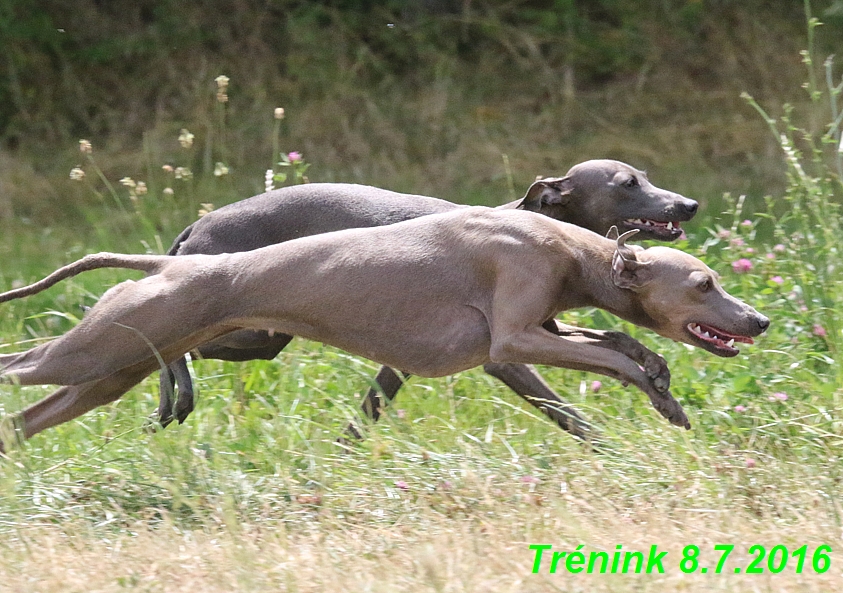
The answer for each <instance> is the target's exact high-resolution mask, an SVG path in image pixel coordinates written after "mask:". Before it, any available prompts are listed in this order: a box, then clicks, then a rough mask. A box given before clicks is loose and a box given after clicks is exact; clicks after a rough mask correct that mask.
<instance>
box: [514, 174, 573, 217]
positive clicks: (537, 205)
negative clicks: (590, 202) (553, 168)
mask: <svg viewBox="0 0 843 593" xmlns="http://www.w3.org/2000/svg"><path fill="white" fill-rule="evenodd" d="M573 189H574V183H573V182H572V181H571V178H570V177H548V178H546V179H538V180H536V181H535V182H534V183H533V185H531V186H530V189H528V190H527V193H526V194H525V195H524V197H523V198H522V199H521V203H520V204H518V209H519V210H529V211H531V212H539V211H541V208H542V206H544V205H549V206H556V205H559V206H564V205H565V204H567V203H568V200H569V199H570V196H571V192H572V191H573Z"/></svg>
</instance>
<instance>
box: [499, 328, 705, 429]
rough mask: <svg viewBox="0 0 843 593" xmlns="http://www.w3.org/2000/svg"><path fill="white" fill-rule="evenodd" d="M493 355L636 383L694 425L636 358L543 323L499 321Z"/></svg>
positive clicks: (665, 412) (667, 413) (662, 409)
mask: <svg viewBox="0 0 843 593" xmlns="http://www.w3.org/2000/svg"><path fill="white" fill-rule="evenodd" d="M490 356H491V358H492V361H493V362H509V363H533V364H544V365H549V366H556V367H561V368H569V369H575V370H582V371H588V372H594V373H599V374H602V375H606V376H608V377H614V378H616V379H619V380H621V381H626V382H628V383H632V384H633V385H635V386H636V387H638V388H639V389H641V391H643V392H644V393H646V394H647V396H648V397H649V398H650V401H651V402H652V404H653V407H655V408H656V410H657V411H658V412H659V413H660V414H661V415H662V416H664V417H665V418H667V419H668V420H669V421H670V422H671V423H672V424H675V425H676V426H683V427H685V428H687V429H690V427H691V424H690V422H689V421H688V417H687V416H686V415H685V412H684V411H683V410H682V406H681V405H680V404H679V402H677V401H676V400H675V399H674V398H673V396H672V395H671V393H670V391H660V390H659V389H657V388H656V385H655V380H654V379H651V378H650V377H649V375H648V373H647V372H645V371H643V370H641V368H640V367H639V366H638V363H636V362H635V361H634V360H633V359H632V358H630V357H628V356H626V355H624V354H621V353H620V352H617V351H615V350H613V349H610V348H602V347H599V346H596V345H594V344H593V343H582V341H579V342H578V341H574V340H572V339H566V338H562V337H560V336H558V335H554V334H552V333H551V332H549V331H547V329H546V328H544V327H542V326H528V327H526V328H524V327H523V326H522V329H518V326H517V325H514V326H513V325H504V326H502V325H500V324H499V325H498V326H497V327H494V326H493V329H492V346H491V349H490Z"/></svg>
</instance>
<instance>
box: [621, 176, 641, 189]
mask: <svg viewBox="0 0 843 593" xmlns="http://www.w3.org/2000/svg"><path fill="white" fill-rule="evenodd" d="M623 184H624V186H625V187H635V186H636V185H638V179H636V178H635V177H630V178H629V179H627V180H626V181H624V182H623Z"/></svg>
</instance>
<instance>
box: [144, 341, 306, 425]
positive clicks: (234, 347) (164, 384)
mask: <svg viewBox="0 0 843 593" xmlns="http://www.w3.org/2000/svg"><path fill="white" fill-rule="evenodd" d="M292 339H293V336H290V335H287V334H274V335H272V336H270V335H269V333H268V332H264V331H252V330H243V331H238V332H234V333H232V334H228V335H227V336H223V337H222V338H218V339H217V340H214V341H213V342H209V343H208V344H204V345H202V346H200V347H199V348H197V352H198V353H199V356H201V357H202V358H213V359H215V360H228V361H232V362H242V361H247V360H258V359H260V360H272V359H273V358H275V357H276V356H278V353H279V352H281V351H282V350H283V349H284V348H285V347H286V346H287V344H289V343H290V341H291V340H292ZM159 383H160V392H161V402H160V403H159V404H158V421H159V422H160V423H161V425H162V426H167V425H168V424H170V423H171V422H172V421H173V420H174V419H175V420H178V422H179V424H181V423H182V422H184V421H185V420H186V419H187V417H188V415H190V413H191V412H192V411H193V408H194V398H195V392H194V389H193V380H192V379H191V377H190V371H188V369H187V361H186V360H185V358H184V357H182V358H180V359H178V360H176V361H175V362H173V363H172V364H170V366H169V368H168V369H167V372H166V373H165V372H162V373H161V378H160V381H159ZM176 384H178V388H179V394H178V399H177V400H176V405H175V409H174V408H173V393H174V391H175V386H176ZM173 414H175V416H174V415H173Z"/></svg>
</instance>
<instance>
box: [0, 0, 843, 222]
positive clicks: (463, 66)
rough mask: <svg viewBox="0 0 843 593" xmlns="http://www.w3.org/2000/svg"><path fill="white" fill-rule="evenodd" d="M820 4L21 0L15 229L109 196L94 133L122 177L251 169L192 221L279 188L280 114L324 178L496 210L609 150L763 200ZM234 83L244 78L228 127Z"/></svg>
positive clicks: (798, 94) (291, 142)
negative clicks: (775, 129) (91, 188)
mask: <svg viewBox="0 0 843 593" xmlns="http://www.w3.org/2000/svg"><path fill="white" fill-rule="evenodd" d="M842 6H843V3H841V2H839V1H836V2H814V3H813V4H812V6H811V7H810V9H811V10H812V11H813V13H814V14H815V15H816V16H818V17H820V18H821V19H822V20H823V22H824V26H823V27H820V28H819V29H818V30H817V53H818V55H821V56H825V55H828V54H830V53H832V52H833V51H834V49H835V46H836V44H837V43H838V42H839V39H840V34H841V32H843V18H841V16H840V15H841V14H843V9H842V8H841V7H842ZM805 10H806V5H805V4H804V3H803V2H801V1H798V0H775V1H761V0H747V1H742V2H733V1H728V0H637V1H630V0H596V1H591V2H584V1H576V0H513V1H509V2H493V1H488V0H419V1H409V0H385V1H381V2H376V1H360V2H353V1H350V0H322V1H308V2H302V1H294V0H270V1H266V0H262V1H257V0H217V1H209V0H205V1H195V2H176V1H174V0H163V1H152V0H141V1H131V2H129V1H127V0H112V1H109V2H102V1H97V0H78V1H75V2H72V3H71V2H66V1H63V0H46V1H39V2H34V1H32V0H5V1H4V2H2V3H0V217H5V218H10V217H27V218H31V217H34V218H35V219H36V220H38V221H40V222H42V223H51V222H55V221H57V220H72V219H73V218H74V217H78V216H80V215H79V212H80V209H81V208H82V207H84V206H87V205H90V204H89V203H88V202H87V201H88V200H90V199H91V196H90V192H84V193H83V192H79V193H73V191H72V190H70V189H69V188H68V186H69V183H68V180H67V172H68V171H69V170H70V169H71V168H72V167H73V166H75V165H77V164H79V163H80V156H79V152H78V144H77V140H78V139H80V138H87V139H89V140H91V141H92V142H93V143H94V146H95V149H96V150H97V156H98V162H99V164H100V166H102V168H103V169H104V171H105V173H106V175H107V176H108V177H109V178H110V179H118V178H120V177H123V176H132V177H135V178H138V177H141V178H143V177H145V176H146V177H150V176H152V174H153V173H152V168H153V167H155V168H159V167H160V165H161V164H162V163H165V162H173V161H175V160H176V158H177V157H178V156H179V155H180V153H179V150H180V147H179V144H178V142H177V136H178V133H179V130H180V129H181V128H190V130H191V132H193V133H195V135H196V148H195V150H194V151H193V152H192V153H191V160H192V162H190V163H188V164H190V165H191V166H192V169H193V170H194V172H195V173H196V174H197V176H199V177H201V176H202V175H203V174H208V175H209V174H210V173H211V172H212V171H213V168H214V165H215V162H217V161H218V160H220V159H221V158H223V157H224V160H225V161H226V164H227V165H229V166H230V167H231V170H232V171H234V172H236V173H237V175H236V176H235V175H233V176H232V179H233V181H230V183H228V184H227V185H226V186H225V187H224V188H223V189H222V190H221V191H219V192H215V194H218V195H205V194H204V192H207V191H211V190H207V189H202V187H201V185H200V189H199V190H198V193H199V194H203V195H193V196H191V197H190V198H186V199H189V200H191V201H192V203H191V204H185V208H188V207H189V209H190V211H191V212H192V213H193V215H194V216H195V212H196V207H198V206H197V204H198V203H199V202H216V203H222V202H230V201H234V200H236V199H242V198H244V197H247V196H248V195H252V194H254V193H257V192H259V191H262V179H263V171H265V170H266V168H267V166H270V165H271V163H272V162H273V161H272V139H271V137H272V129H273V119H272V114H273V110H274V108H275V107H279V106H280V107H284V108H285V109H286V112H287V114H288V117H287V119H286V120H285V121H284V125H283V127H282V144H283V146H282V149H285V150H298V151H301V152H303V153H304V154H305V156H306V158H308V160H309V161H310V162H312V163H314V168H313V169H312V170H311V172H310V177H311V180H314V181H349V182H363V183H370V184H375V185H381V186H385V187H390V188H393V189H398V190H409V191H413V192H418V193H430V194H433V195H437V196H440V197H443V198H448V199H452V200H455V201H461V202H472V203H487V204H496V203H500V202H502V201H504V200H505V199H507V198H509V197H510V196H509V195H508V192H511V191H515V192H518V191H521V190H522V189H523V188H524V187H526V185H527V184H528V183H529V182H530V181H531V180H532V179H533V178H534V177H535V176H536V175H553V174H561V173H564V172H565V171H566V170H567V169H568V168H569V167H570V166H571V165H573V164H575V163H576V162H579V161H582V160H585V159H588V158H595V157H608V158H618V159H621V160H624V161H627V162H630V163H632V164H634V165H636V166H638V167H640V168H644V169H650V172H651V175H652V176H653V178H654V180H655V181H656V183H657V184H660V185H662V186H666V187H671V188H672V189H675V190H677V191H680V192H683V193H686V194H687V195H690V196H693V197H695V198H697V199H700V200H701V201H702V202H703V206H708V205H709V204H711V205H712V207H713V210H712V211H713V212H717V211H719V209H720V205H721V204H720V202H719V196H721V195H722V193H723V192H725V191H731V192H733V193H734V194H737V193H748V194H749V202H748V204H749V206H750V207H753V206H756V205H757V206H760V205H761V199H760V198H761V197H762V196H763V195H764V194H765V193H767V192H772V191H780V190H781V189H782V188H783V186H784V168H783V166H782V164H781V160H780V159H779V158H778V155H779V147H778V144H777V142H776V139H775V138H773V137H772V136H771V135H770V134H769V131H768V130H767V129H766V126H765V125H764V122H763V121H761V120H760V119H759V118H758V117H757V114H756V113H754V111H753V110H752V109H751V108H749V107H748V106H747V105H746V103H745V102H744V101H743V100H741V99H740V97H739V95H740V93H741V92H742V91H747V92H749V93H750V94H751V95H753V96H754V97H755V98H756V99H757V100H758V101H759V103H760V104H762V105H763V106H765V107H766V108H768V109H769V110H770V113H771V115H773V116H777V115H780V114H781V104H782V102H783V101H787V102H792V103H797V104H799V103H806V104H807V103H808V98H807V94H806V93H804V92H802V91H800V84H801V82H802V81H804V80H805V68H804V66H803V64H802V63H801V57H800V54H799V51H800V50H801V49H804V47H805V45H806V39H805V37H806V27H805ZM220 74H224V75H227V76H229V77H230V79H231V85H230V88H229V102H228V104H227V105H226V109H227V112H226V118H227V124H226V127H225V128H224V129H222V128H220V127H219V126H217V125H216V123H215V122H216V121H217V115H216V112H215V109H216V107H217V106H216V102H215V99H214V93H215V90H216V89H215V85H214V79H215V78H216V77H217V76H218V75H220ZM820 121H822V120H820V119H819V118H818V119H817V122H820ZM818 125H819V124H818ZM220 135H225V136H226V137H225V138H221V137H220ZM223 147H225V149H223ZM222 150H226V151H227V152H226V154H224V155H221V154H219V153H220V152H221V151H222ZM504 155H505V156H506V159H504ZM505 161H508V166H509V168H510V169H511V172H512V177H513V184H512V188H514V189H508V187H509V186H508V184H507V165H506V164H505ZM703 211H704V212H705V211H706V210H703ZM68 217H69V218H68Z"/></svg>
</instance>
